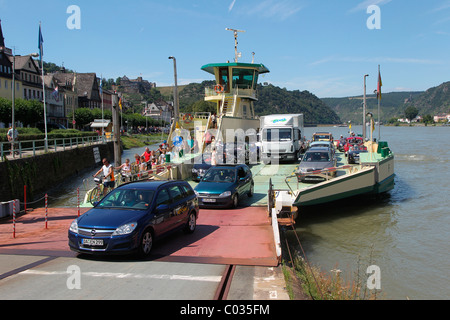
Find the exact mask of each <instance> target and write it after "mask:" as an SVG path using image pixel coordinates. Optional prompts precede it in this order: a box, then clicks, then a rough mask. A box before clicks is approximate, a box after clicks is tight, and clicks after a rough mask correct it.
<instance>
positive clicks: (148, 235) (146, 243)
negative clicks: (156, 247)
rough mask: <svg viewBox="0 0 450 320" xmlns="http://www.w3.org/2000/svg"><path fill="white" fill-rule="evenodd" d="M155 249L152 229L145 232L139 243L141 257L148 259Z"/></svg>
mask: <svg viewBox="0 0 450 320" xmlns="http://www.w3.org/2000/svg"><path fill="white" fill-rule="evenodd" d="M152 247H153V234H152V231H151V230H150V229H147V230H145V231H144V233H143V234H142V237H141V241H140V243H139V255H140V256H141V257H143V258H145V257H148V256H149V255H150V252H151V251H152Z"/></svg>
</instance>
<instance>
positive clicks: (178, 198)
mask: <svg viewBox="0 0 450 320" xmlns="http://www.w3.org/2000/svg"><path fill="white" fill-rule="evenodd" d="M168 189H169V192H170V196H171V198H172V208H173V209H172V214H171V218H170V226H169V228H170V230H172V229H174V228H178V227H180V226H182V225H184V222H185V221H186V220H187V216H188V213H189V206H188V201H186V194H185V192H184V190H183V189H182V188H181V187H180V185H179V184H174V185H171V186H170V187H169V188H168Z"/></svg>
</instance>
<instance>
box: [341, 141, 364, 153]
mask: <svg viewBox="0 0 450 320" xmlns="http://www.w3.org/2000/svg"><path fill="white" fill-rule="evenodd" d="M363 144H364V140H363V138H362V137H348V138H347V143H346V144H345V145H344V152H345V156H347V154H348V150H350V147H353V146H354V145H363Z"/></svg>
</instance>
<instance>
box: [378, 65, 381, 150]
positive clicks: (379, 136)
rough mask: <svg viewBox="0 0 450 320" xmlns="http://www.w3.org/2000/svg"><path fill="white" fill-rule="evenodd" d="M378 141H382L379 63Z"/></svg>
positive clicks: (379, 74)
mask: <svg viewBox="0 0 450 320" xmlns="http://www.w3.org/2000/svg"><path fill="white" fill-rule="evenodd" d="M378 82H379V84H378V90H379V92H378V143H380V139H381V120H380V106H381V73H380V65H378Z"/></svg>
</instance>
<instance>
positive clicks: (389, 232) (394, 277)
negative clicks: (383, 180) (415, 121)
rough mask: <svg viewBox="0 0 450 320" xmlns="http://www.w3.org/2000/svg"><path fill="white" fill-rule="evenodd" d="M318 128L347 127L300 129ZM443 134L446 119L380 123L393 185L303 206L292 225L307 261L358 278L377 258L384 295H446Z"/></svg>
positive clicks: (447, 165)
mask: <svg viewBox="0 0 450 320" xmlns="http://www.w3.org/2000/svg"><path fill="white" fill-rule="evenodd" d="M320 130H324V131H330V132H332V133H333V134H334V136H335V138H336V137H337V138H338V137H339V136H340V134H344V136H345V135H346V134H347V132H348V128H307V130H306V134H307V136H311V135H312V133H313V132H314V131H320ZM354 130H355V131H356V132H361V127H359V128H358V127H356V128H354ZM374 136H375V137H378V133H377V132H375V134H374ZM449 137H450V127H381V141H388V143H389V147H390V148H391V150H392V151H393V152H394V154H395V173H396V178H395V188H394V189H393V190H391V191H390V192H389V194H388V195H387V196H385V197H382V198H381V199H367V198H365V199H352V201H348V200H347V201H341V202H338V203H334V204H331V205H324V206H320V207H314V208H309V209H308V210H303V211H302V212H301V213H300V217H299V218H298V219H297V225H296V229H297V233H298V235H299V237H300V241H301V243H302V247H303V249H304V251H305V253H306V256H307V258H308V260H309V262H310V263H312V264H315V265H317V266H320V267H321V269H322V270H323V271H330V270H332V269H336V268H338V269H340V270H341V271H342V275H344V276H347V277H349V276H350V277H353V278H355V277H356V275H357V274H359V276H360V277H365V279H367V277H368V276H369V274H366V269H367V267H368V266H370V265H377V266H379V267H380V274H381V297H383V298H385V299H407V298H409V299H421V300H422V299H449V298H450V268H449V267H450V255H449V249H448V244H449V238H450V233H449V231H450V216H449V211H450V210H449V208H450V148H448V138H449ZM358 270H360V271H358Z"/></svg>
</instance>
